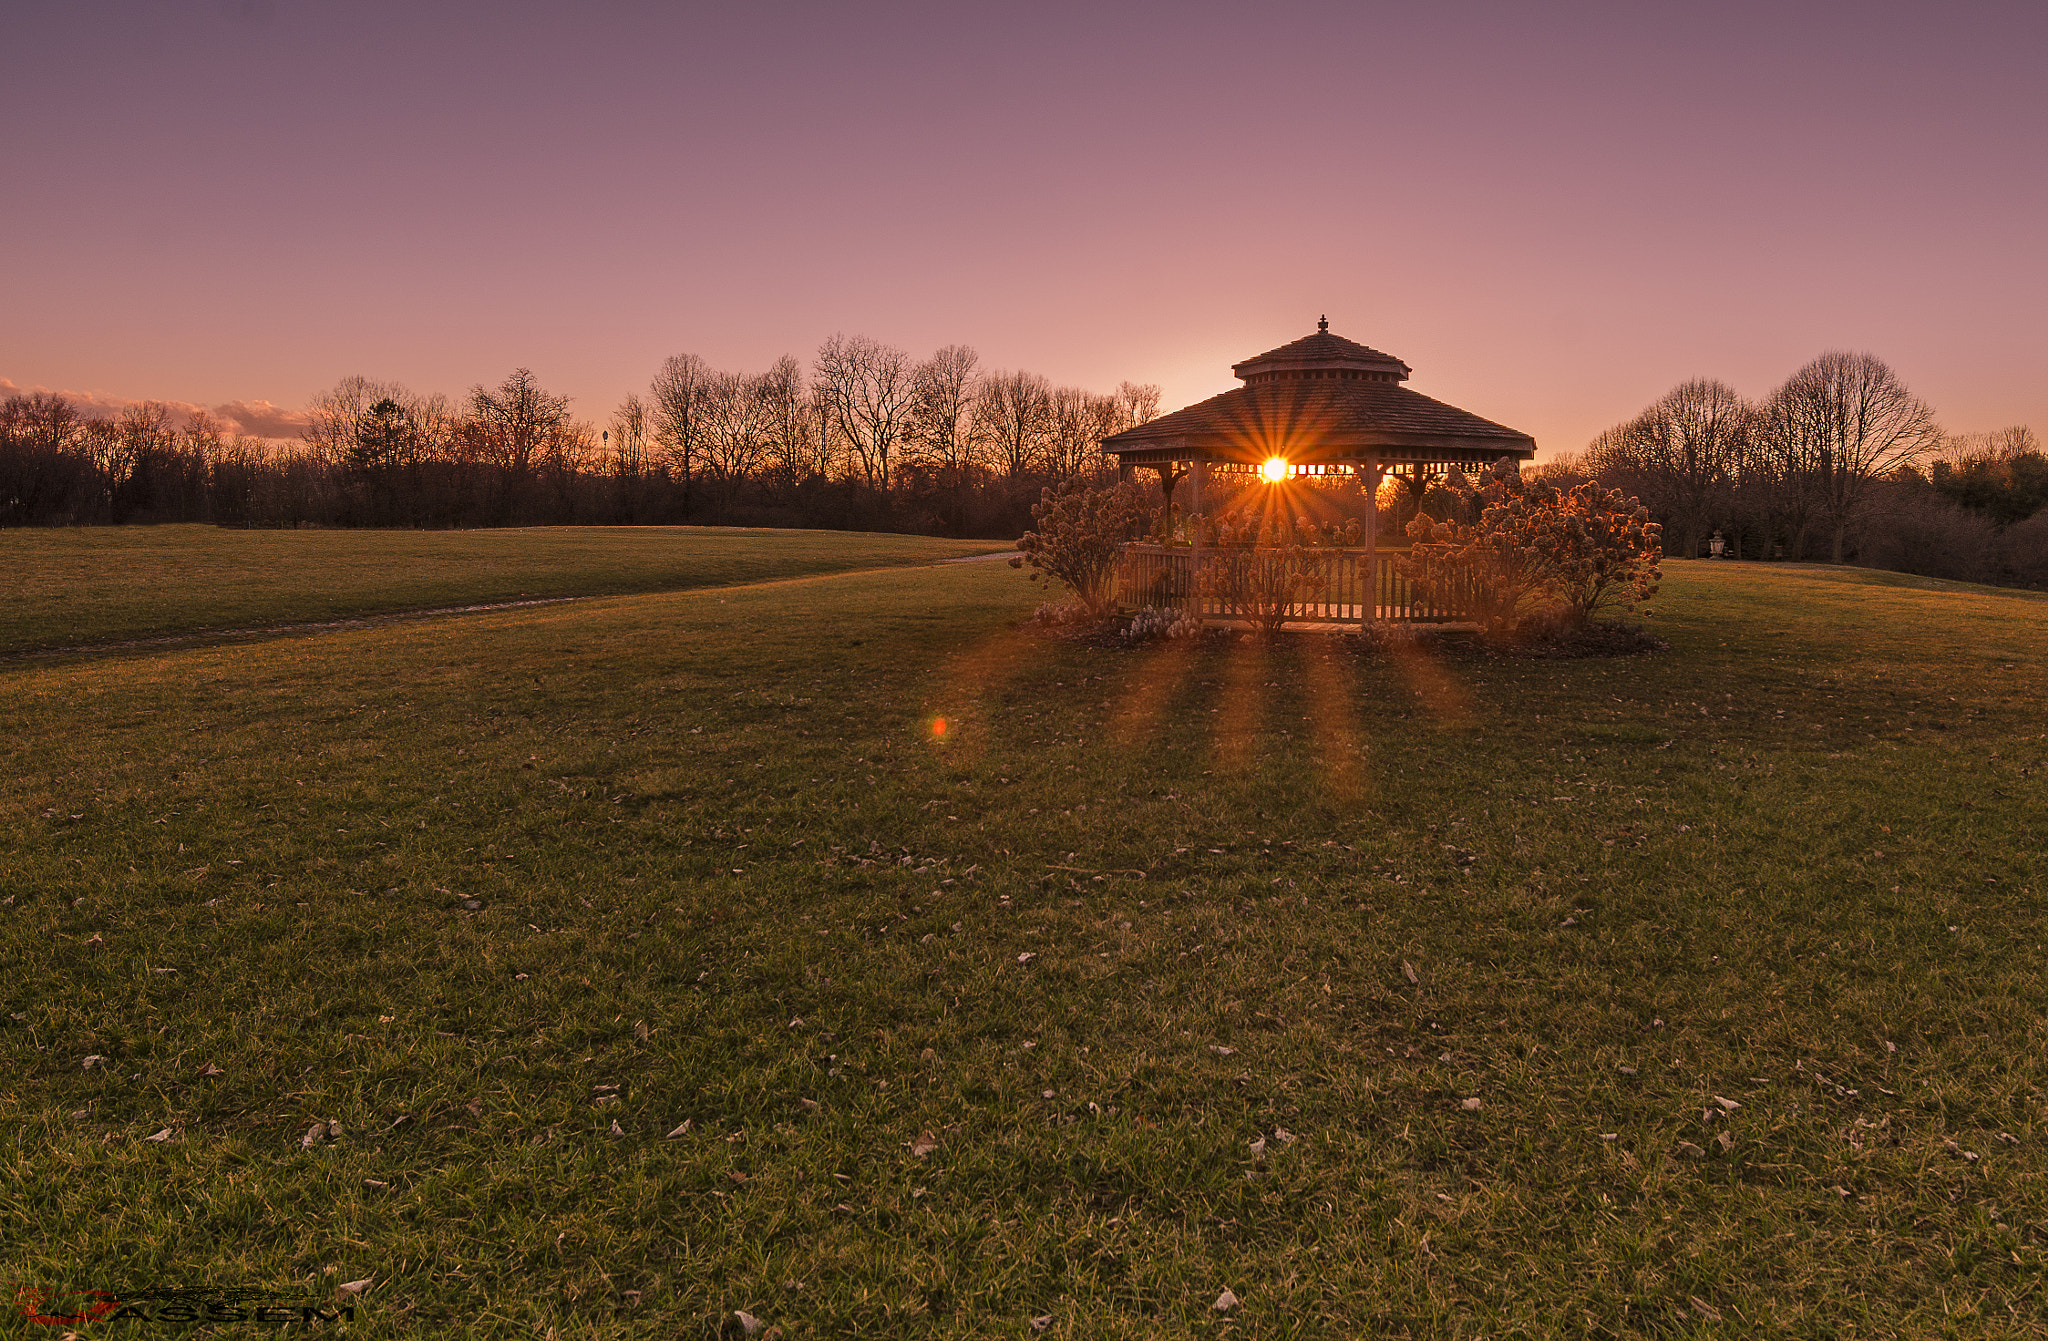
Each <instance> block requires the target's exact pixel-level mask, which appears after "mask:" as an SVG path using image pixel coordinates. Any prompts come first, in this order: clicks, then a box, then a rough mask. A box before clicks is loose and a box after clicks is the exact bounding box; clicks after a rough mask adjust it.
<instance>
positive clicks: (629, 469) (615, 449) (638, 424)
mask: <svg viewBox="0 0 2048 1341" xmlns="http://www.w3.org/2000/svg"><path fill="white" fill-rule="evenodd" d="M605 432H607V433H608V434H610V436H609V437H608V438H607V439H605V441H606V444H607V445H608V446H609V447H610V449H611V459H610V460H609V461H608V462H606V465H607V466H608V467H609V469H610V471H611V473H612V474H613V475H614V476H617V477H618V478H620V479H631V478H633V477H635V476H638V475H640V474H643V473H644V472H645V471H646V469H647V453H648V450H649V448H650V447H651V446H652V442H653V434H654V428H653V423H652V421H651V420H650V418H649V416H648V413H647V402H646V401H643V400H641V399H640V397H639V395H638V393H635V392H628V393H627V395H626V398H625V399H624V400H622V401H620V402H619V407H618V408H617V409H616V410H613V411H612V419H611V423H610V424H609V425H607V426H606V429H605Z"/></svg>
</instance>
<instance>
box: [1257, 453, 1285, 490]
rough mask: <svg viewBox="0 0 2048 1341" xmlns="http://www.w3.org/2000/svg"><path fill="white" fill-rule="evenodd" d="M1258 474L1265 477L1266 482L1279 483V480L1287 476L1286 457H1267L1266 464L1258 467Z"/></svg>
mask: <svg viewBox="0 0 2048 1341" xmlns="http://www.w3.org/2000/svg"><path fill="white" fill-rule="evenodd" d="M1259 474H1261V475H1263V476H1265V477H1266V483H1268V484H1278V483H1280V481H1282V480H1284V479H1286V478H1287V458H1286V457H1284V456H1269V457H1267V458H1266V464H1265V465H1263V466H1260V467H1259Z"/></svg>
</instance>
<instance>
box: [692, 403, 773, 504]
mask: <svg viewBox="0 0 2048 1341" xmlns="http://www.w3.org/2000/svg"><path fill="white" fill-rule="evenodd" d="M771 377H772V374H770V375H768V376H762V377H748V376H746V375H744V374H741V373H724V372H721V373H713V374H711V376H710V377H709V378H708V379H707V380H706V381H705V383H704V414H703V426H704V433H703V441H704V462H705V465H706V466H707V467H708V468H709V469H710V471H711V475H712V479H713V480H714V481H715V482H716V483H717V486H718V493H719V503H720V504H721V506H723V507H726V508H731V507H732V506H733V504H734V503H736V502H738V501H739V491H740V487H741V485H743V484H744V483H745V482H746V480H747V478H748V477H749V476H750V475H752V474H753V473H754V472H755V470H757V469H758V468H759V467H760V465H761V462H762V460H763V459H764V458H765V456H766V455H767V449H768V444H769V440H770V437H771V435H772V430H773V409H774V406H773V402H772V400H771V397H772V395H773V393H774V387H773V384H772V382H771Z"/></svg>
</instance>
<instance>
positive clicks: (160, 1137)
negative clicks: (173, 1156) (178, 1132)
mask: <svg viewBox="0 0 2048 1341" xmlns="http://www.w3.org/2000/svg"><path fill="white" fill-rule="evenodd" d="M142 1139H143V1140H145V1141H168V1140H170V1139H171V1129H170V1128H169V1127H165V1128H164V1129H163V1130H162V1131H160V1132H158V1133H157V1134H156V1135H154V1136H145V1137H143V1138H142Z"/></svg>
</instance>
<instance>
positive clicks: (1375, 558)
mask: <svg viewBox="0 0 2048 1341" xmlns="http://www.w3.org/2000/svg"><path fill="white" fill-rule="evenodd" d="M1358 473H1359V475H1360V476H1362V477H1363V478H1364V480H1365V603H1364V604H1363V605H1362V606H1361V607H1359V615H1358V627H1359V630H1360V631H1361V632H1363V631H1364V629H1365V626H1366V625H1368V624H1370V623H1372V622H1373V621H1374V620H1376V619H1378V618H1379V613H1380V482H1381V481H1382V480H1384V479H1385V478H1386V476H1387V468H1386V467H1385V466H1383V465H1381V464H1380V459H1379V457H1378V456H1377V455H1375V454H1374V453H1372V452H1369V451H1368V452H1367V453H1366V454H1365V464H1364V465H1362V466H1360V467H1359V468H1358Z"/></svg>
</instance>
